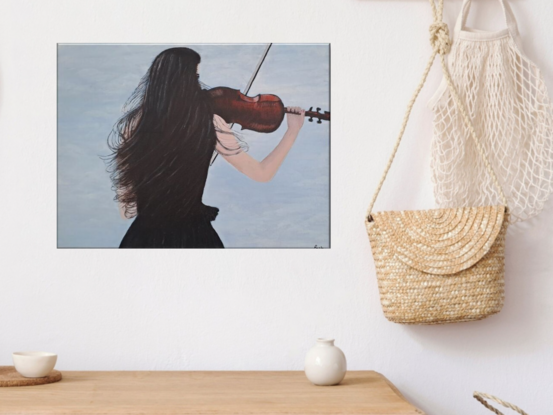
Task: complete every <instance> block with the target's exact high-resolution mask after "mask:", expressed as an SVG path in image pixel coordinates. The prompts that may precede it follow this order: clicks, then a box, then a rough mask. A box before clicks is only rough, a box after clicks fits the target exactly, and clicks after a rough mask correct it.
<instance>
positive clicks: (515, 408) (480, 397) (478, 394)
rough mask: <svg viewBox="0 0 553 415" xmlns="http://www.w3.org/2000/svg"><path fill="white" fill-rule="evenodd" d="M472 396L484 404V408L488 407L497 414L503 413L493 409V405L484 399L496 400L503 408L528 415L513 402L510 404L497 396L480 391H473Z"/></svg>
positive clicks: (501, 414)
mask: <svg viewBox="0 0 553 415" xmlns="http://www.w3.org/2000/svg"><path fill="white" fill-rule="evenodd" d="M472 396H474V398H475V399H476V400H477V401H478V402H480V403H481V404H482V405H484V406H485V407H486V408H488V409H489V410H490V411H492V412H495V413H496V414H497V415H503V413H502V412H499V411H498V410H497V409H495V408H494V407H493V406H491V405H490V404H489V403H488V402H486V399H490V400H492V401H494V402H497V403H498V404H501V405H503V406H504V407H505V408H509V409H512V410H513V411H516V412H518V413H519V414H521V415H528V414H527V413H526V412H524V411H523V410H522V409H520V408H519V407H518V406H515V405H513V404H510V403H509V402H505V401H502V400H501V399H499V398H496V397H495V396H493V395H488V394H486V393H482V392H474V393H473V394H472Z"/></svg>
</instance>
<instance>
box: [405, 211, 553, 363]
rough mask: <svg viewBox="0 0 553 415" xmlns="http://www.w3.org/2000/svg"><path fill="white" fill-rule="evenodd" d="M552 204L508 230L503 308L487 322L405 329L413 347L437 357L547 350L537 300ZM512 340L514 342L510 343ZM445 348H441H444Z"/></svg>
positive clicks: (552, 230) (547, 256)
mask: <svg viewBox="0 0 553 415" xmlns="http://www.w3.org/2000/svg"><path fill="white" fill-rule="evenodd" d="M552 235H553V200H549V203H548V204H547V206H546V207H545V209H544V210H543V212H542V213H541V214H540V215H538V216H537V217H535V218H533V219H530V220H528V221H526V222H523V223H517V224H516V225H512V226H510V227H509V230H508V233H507V241H506V253H505V255H506V258H505V267H506V271H505V305H504V307H503V310H502V311H501V312H500V313H499V314H496V315H494V316H491V317H488V318H487V319H484V320H481V321H476V322H468V323H456V324H446V325H444V326H442V328H441V330H435V327H432V326H406V329H407V330H408V331H409V332H410V334H412V337H413V339H414V340H415V341H417V342H419V343H420V344H421V345H423V346H424V348H425V349H428V350H432V349H435V350H436V351H439V353H440V354H442V353H447V354H451V355H458V352H459V351H462V353H463V355H464V356H478V357H483V356H494V357H497V356H501V355H510V354H512V353H513V352H516V353H520V352H533V351H536V350H539V349H540V348H545V347H548V346H547V345H546V342H545V341H544V339H543V337H544V334H546V333H548V330H550V327H551V326H550V322H548V321H547V319H546V318H544V317H543V316H545V315H547V313H544V312H543V309H544V307H545V304H541V303H540V301H541V302H545V298H543V296H540V292H543V290H544V288H545V286H546V284H547V283H549V281H550V279H551V277H552V276H551V270H550V269H549V264H550V263H551V256H552V253H551V245H550V243H549V241H550V240H551V237H552ZM511 339H516V341H511ZM444 346H445V347H444Z"/></svg>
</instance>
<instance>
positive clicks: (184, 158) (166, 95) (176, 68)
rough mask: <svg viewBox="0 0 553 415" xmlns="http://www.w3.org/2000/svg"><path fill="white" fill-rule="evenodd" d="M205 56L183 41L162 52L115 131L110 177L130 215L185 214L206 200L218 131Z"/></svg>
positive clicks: (111, 144) (112, 141)
mask: <svg viewBox="0 0 553 415" xmlns="http://www.w3.org/2000/svg"><path fill="white" fill-rule="evenodd" d="M200 60H201V58H200V55H199V54H198V53H196V52H195V51H193V50H192V49H189V48H184V47H179V48H171V49H167V50H165V51H163V52H162V53H160V54H159V55H158V56H157V57H156V58H155V60H154V61H153V63H152V65H151V66H150V68H149V69H148V72H147V73H146V75H145V76H144V78H143V79H142V80H141V82H140V84H139V85H138V87H137V88H136V90H135V91H134V93H133V94H132V95H131V97H130V98H129V100H128V102H127V104H126V105H125V111H126V112H125V115H124V116H123V117H122V118H121V119H120V120H119V121H118V122H117V124H116V125H115V128H114V130H113V132H112V134H111V135H110V138H109V140H108V144H109V146H110V149H111V151H112V154H111V156H110V157H109V162H110V173H111V179H112V181H113V184H114V187H115V190H116V191H117V195H116V199H117V200H118V201H119V202H120V203H123V204H125V205H126V207H127V209H126V215H127V217H133V216H135V215H136V214H137V213H140V214H143V213H144V214H149V215H153V216H156V215H157V216H165V217H167V216H170V217H182V216H183V215H186V214H187V213H189V212H190V210H191V209H194V208H195V207H196V205H197V204H198V201H199V202H201V197H202V194H203V188H204V186H205V180H206V178H207V170H208V168H209V160H210V158H211V155H212V154H213V151H214V149H215V143H216V140H217V137H216V133H215V128H214V126H213V111H212V109H211V107H210V100H209V96H208V92H207V91H205V90H203V89H202V87H201V85H200V82H199V80H198V75H197V67H198V64H199V63H200ZM137 210H138V212H137Z"/></svg>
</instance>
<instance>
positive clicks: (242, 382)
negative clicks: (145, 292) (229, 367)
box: [0, 371, 423, 415]
mask: <svg viewBox="0 0 553 415" xmlns="http://www.w3.org/2000/svg"><path fill="white" fill-rule="evenodd" d="M0 403H1V404H0V414H10V415H15V414H45V415H46V414H48V415H51V414H57V415H61V414H75V415H84V414H87V415H92V414H104V415H106V414H117V415H127V414H129V415H130V414H133V415H135V414H142V415H169V414H171V415H176V414H181V415H192V414H195V415H198V414H209V415H227V414H228V415H230V414H233V415H237V414H250V415H253V414H255V415H279V414H287V415H302V414H310V415H311V414H312V415H315V414H317V415H335V414H341V415H347V414H356V415H364V414H366V415H420V414H423V412H422V411H420V410H418V409H417V408H415V407H414V406H413V405H411V404H410V403H408V402H407V401H406V400H405V399H404V398H403V397H402V396H401V394H400V393H399V391H398V390H397V389H396V388H395V387H394V386H393V385H392V384H391V383H390V382H388V381H387V379H386V378H384V377H383V376H382V375H380V374H378V373H376V372H370V371H367V372H365V371H363V372H348V374H347V375H346V378H345V379H344V381H343V382H342V384H340V385H338V386H315V385H312V384H311V383H309V381H308V380H307V379H306V377H305V375H304V373H303V372H65V371H64V373H63V381H62V382H59V383H54V384H50V385H42V386H37V387H34V388H5V389H4V390H0Z"/></svg>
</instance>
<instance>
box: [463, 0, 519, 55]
mask: <svg viewBox="0 0 553 415" xmlns="http://www.w3.org/2000/svg"><path fill="white" fill-rule="evenodd" d="M499 3H500V4H501V8H502V9H503V14H504V15H505V23H506V24H507V28H508V29H509V33H510V34H511V36H512V37H513V39H514V40H515V42H516V43H517V44H519V43H520V35H519V31H518V25H517V19H516V18H515V14H514V13H513V9H511V6H510V5H509V2H508V1H507V0H499ZM471 5H472V0H463V5H462V6H461V11H460V12H459V16H458V17H457V21H456V22H455V30H454V32H453V39H457V38H458V37H459V32H461V30H463V29H464V28H465V25H466V23H467V18H468V15H469V12H470V6H471Z"/></svg>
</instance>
